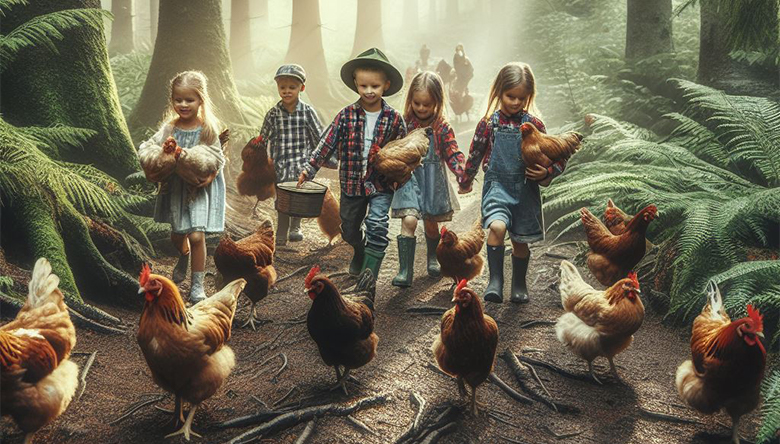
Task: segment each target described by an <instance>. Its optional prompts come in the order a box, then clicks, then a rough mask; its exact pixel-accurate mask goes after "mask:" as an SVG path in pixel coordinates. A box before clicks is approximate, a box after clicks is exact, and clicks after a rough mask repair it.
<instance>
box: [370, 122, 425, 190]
mask: <svg viewBox="0 0 780 444" xmlns="http://www.w3.org/2000/svg"><path fill="white" fill-rule="evenodd" d="M430 133H431V129H430V128H417V129H416V130H414V131H412V132H411V133H409V134H408V135H407V136H406V137H404V138H403V139H398V140H393V141H392V142H390V143H388V144H387V145H385V147H384V148H382V149H380V150H376V151H372V153H371V155H370V156H369V163H372V164H373V165H374V169H375V170H376V171H377V172H378V173H379V174H382V175H383V176H385V177H386V178H387V180H388V183H390V184H392V185H393V186H394V187H395V189H398V188H400V187H401V186H402V185H403V184H405V183H406V182H408V181H409V179H411V178H412V172H413V171H414V169H415V168H417V167H418V166H420V165H422V158H423V157H425V155H426V154H427V153H428V143H429V140H428V136H429V135H430Z"/></svg>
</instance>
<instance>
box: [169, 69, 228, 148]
mask: <svg viewBox="0 0 780 444" xmlns="http://www.w3.org/2000/svg"><path fill="white" fill-rule="evenodd" d="M207 83H208V80H207V79H206V76H205V75H204V74H203V73H202V72H200V71H184V72H180V73H179V74H176V76H175V77H174V78H173V79H171V83H170V85H169V86H168V107H167V108H166V109H165V114H163V122H164V123H165V124H170V125H173V124H175V123H176V121H177V120H178V119H179V115H178V114H176V110H175V109H174V108H173V89H174V88H189V89H192V90H193V91H195V93H197V94H198V98H200V101H201V105H200V109H199V110H198V117H200V119H201V122H202V125H203V130H201V132H200V141H201V142H203V143H206V144H209V145H211V144H213V143H215V142H216V141H217V137H218V135H219V119H217V117H216V116H215V115H214V104H213V103H211V98H209V92H208V89H207Z"/></svg>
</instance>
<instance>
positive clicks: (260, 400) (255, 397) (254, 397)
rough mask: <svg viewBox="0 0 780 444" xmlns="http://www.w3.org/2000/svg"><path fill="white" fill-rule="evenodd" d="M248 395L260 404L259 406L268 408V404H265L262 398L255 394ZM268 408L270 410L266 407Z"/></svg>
mask: <svg viewBox="0 0 780 444" xmlns="http://www.w3.org/2000/svg"><path fill="white" fill-rule="evenodd" d="M249 397H250V398H251V399H252V401H254V402H256V403H258V404H260V405H261V406H263V408H265V409H268V404H266V403H265V401H263V400H262V399H260V398H258V397H257V396H255V395H249ZM268 410H270V409H268Z"/></svg>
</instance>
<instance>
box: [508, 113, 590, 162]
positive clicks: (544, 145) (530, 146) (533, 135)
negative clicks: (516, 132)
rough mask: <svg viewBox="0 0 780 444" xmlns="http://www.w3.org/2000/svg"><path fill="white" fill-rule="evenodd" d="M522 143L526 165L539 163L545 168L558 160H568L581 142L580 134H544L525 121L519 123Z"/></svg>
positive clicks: (522, 152)
mask: <svg viewBox="0 0 780 444" xmlns="http://www.w3.org/2000/svg"><path fill="white" fill-rule="evenodd" d="M520 132H521V133H522V134H523V144H522V147H521V148H520V150H521V155H522V157H523V163H524V164H525V165H526V166H530V165H541V166H543V167H545V168H547V167H549V166H550V165H552V164H553V162H557V161H559V160H568V159H569V158H570V157H571V156H572V155H573V154H574V153H575V152H577V150H578V149H580V144H581V142H582V134H580V133H575V132H568V133H565V134H561V135H558V136H553V135H549V134H544V133H543V132H541V131H539V129H538V128H536V125H534V124H532V123H530V122H526V123H524V124H522V125H520Z"/></svg>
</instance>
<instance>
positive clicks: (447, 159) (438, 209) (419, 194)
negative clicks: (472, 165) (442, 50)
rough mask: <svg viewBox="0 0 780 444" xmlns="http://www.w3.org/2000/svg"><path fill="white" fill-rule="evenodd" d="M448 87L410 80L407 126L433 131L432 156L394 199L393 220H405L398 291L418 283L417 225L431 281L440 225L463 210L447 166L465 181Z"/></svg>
mask: <svg viewBox="0 0 780 444" xmlns="http://www.w3.org/2000/svg"><path fill="white" fill-rule="evenodd" d="M443 113H444V87H443V82H442V80H441V77H439V75H438V74H436V73H434V72H431V71H426V72H421V73H418V74H417V75H415V76H414V78H413V79H412V82H411V84H410V86H409V92H408V93H407V95H406V106H405V107H404V120H405V121H406V126H407V129H408V130H409V131H412V130H414V129H417V128H425V127H430V128H431V129H432V131H431V134H430V135H429V136H428V137H429V140H430V142H429V144H428V153H427V154H426V155H425V157H424V158H423V162H422V165H421V166H419V167H418V168H417V169H416V170H414V174H413V175H412V178H411V180H409V182H407V183H405V184H404V185H403V186H402V187H401V188H399V189H398V190H396V192H395V196H393V203H392V205H391V208H392V216H393V217H394V218H400V219H402V223H401V234H400V235H399V236H398V261H399V264H400V266H399V270H398V275H397V276H396V277H395V278H394V279H393V285H395V286H397V287H409V286H411V285H412V280H413V277H414V250H415V247H416V246H417V238H416V237H415V235H414V232H415V230H416V229H417V221H418V220H419V219H423V221H424V226H425V240H426V244H427V247H428V257H427V262H428V267H427V268H428V275H429V276H434V277H437V276H440V275H441V267H440V266H439V262H438V261H437V260H436V247H437V246H438V245H439V239H441V235H440V234H439V222H444V221H449V220H452V213H453V212H455V211H456V210H459V209H460V207H459V206H458V198H457V195H456V194H455V191H454V190H453V189H452V187H451V186H450V183H449V182H448V181H447V175H446V170H445V169H444V165H447V167H448V168H449V169H450V170H451V171H452V173H453V174H455V177H456V178H458V179H460V178H461V177H462V176H463V162H464V160H465V159H464V156H463V153H461V152H460V150H458V142H456V141H455V133H454V131H452V127H450V125H449V124H448V123H447V121H446V120H444V117H443Z"/></svg>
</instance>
